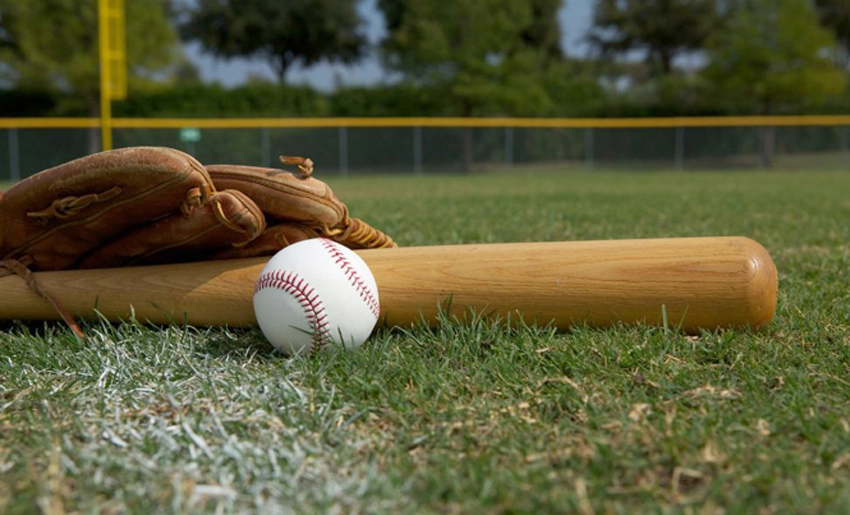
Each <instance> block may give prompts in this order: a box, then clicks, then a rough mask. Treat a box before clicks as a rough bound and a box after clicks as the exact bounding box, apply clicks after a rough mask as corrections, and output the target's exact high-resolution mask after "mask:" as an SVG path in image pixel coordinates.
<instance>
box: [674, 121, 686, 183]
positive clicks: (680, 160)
mask: <svg viewBox="0 0 850 515" xmlns="http://www.w3.org/2000/svg"><path fill="white" fill-rule="evenodd" d="M675 152H676V158H675V161H676V165H675V166H676V170H679V171H680V172H681V171H682V170H683V169H684V168H685V128H684V127H682V126H681V125H680V126H678V127H676V150H675Z"/></svg>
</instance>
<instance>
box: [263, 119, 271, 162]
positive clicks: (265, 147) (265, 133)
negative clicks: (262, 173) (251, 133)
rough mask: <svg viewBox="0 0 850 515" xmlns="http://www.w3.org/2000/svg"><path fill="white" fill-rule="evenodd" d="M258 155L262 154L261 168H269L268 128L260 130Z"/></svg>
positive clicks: (269, 142)
mask: <svg viewBox="0 0 850 515" xmlns="http://www.w3.org/2000/svg"><path fill="white" fill-rule="evenodd" d="M260 153H261V154H262V158H261V161H262V163H263V166H265V167H266V168H268V167H269V166H271V141H270V137H269V128H268V127H263V128H262V129H260Z"/></svg>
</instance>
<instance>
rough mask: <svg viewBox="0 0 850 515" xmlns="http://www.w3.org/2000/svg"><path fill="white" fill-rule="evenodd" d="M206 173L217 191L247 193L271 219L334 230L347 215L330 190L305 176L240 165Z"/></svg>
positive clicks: (216, 168)
mask: <svg viewBox="0 0 850 515" xmlns="http://www.w3.org/2000/svg"><path fill="white" fill-rule="evenodd" d="M207 171H208V172H209V174H210V176H211V177H212V181H213V183H214V184H215V187H216V188H218V189H234V190H239V191H242V192H244V193H246V194H247V195H248V196H249V197H251V198H252V199H253V200H254V202H256V203H257V205H258V206H260V209H262V210H263V213H265V214H266V216H267V217H268V218H269V219H270V220H281V221H284V220H285V221H295V222H301V223H304V224H307V225H310V226H314V225H316V226H327V227H333V226H336V225H337V224H339V223H341V222H342V221H343V220H345V219H346V218H347V216H348V213H347V210H346V208H345V205H344V204H343V203H342V202H340V201H339V199H337V197H336V195H334V193H333V192H332V191H331V189H330V187H329V186H328V185H327V184H325V183H324V182H322V181H320V180H318V179H315V178H313V177H309V176H307V175H303V176H301V177H299V176H296V175H294V174H292V173H291V172H288V171H286V170H278V169H276V168H263V167H258V166H243V165H208V166H207Z"/></svg>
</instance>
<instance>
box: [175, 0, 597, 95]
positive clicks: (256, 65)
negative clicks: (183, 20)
mask: <svg viewBox="0 0 850 515" xmlns="http://www.w3.org/2000/svg"><path fill="white" fill-rule="evenodd" d="M593 3H594V1H593V0H566V6H565V7H564V8H562V9H561V11H560V13H559V15H558V19H559V20H560V22H561V34H562V37H563V42H562V43H563V48H564V50H566V52H567V54H568V55H570V56H584V55H586V54H587V51H588V48H587V45H586V44H584V42H583V41H582V40H583V38H584V36H585V33H586V32H587V30H588V28H589V27H590V25H591V22H592V18H593ZM359 9H360V11H361V13H362V14H363V17H364V19H365V20H366V21H367V25H366V27H365V30H366V34H367V36H368V38H369V40H370V41H371V42H373V43H374V42H377V41H378V40H380V39H381V37H382V36H383V35H384V34H385V33H386V28H385V27H384V23H383V16H382V15H381V14H380V12H379V11H378V9H377V0H364V1H363V2H361V3H360V6H359ZM186 54H187V56H188V57H189V59H190V60H192V61H193V62H194V63H195V64H196V65H197V66H198V68H199V69H200V72H201V78H202V79H203V80H204V81H208V82H218V83H221V84H222V85H224V86H228V87H231V86H236V85H239V84H243V83H244V82H245V81H246V80H247V79H249V78H250V77H252V76H253V77H262V78H265V79H268V80H272V81H274V80H276V78H275V75H274V74H273V73H272V70H271V68H270V67H269V65H268V64H266V63H265V62H263V61H261V60H249V59H238V60H223V59H217V58H215V57H214V56H212V55H209V54H205V53H204V52H203V51H202V50H201V48H200V46H199V45H197V44H195V43H190V44H188V45H186ZM287 79H288V82H290V83H291V84H306V85H310V86H313V87H314V88H317V89H320V90H324V91H330V90H333V89H334V88H335V87H336V85H337V84H339V83H341V84H344V85H349V86H353V85H368V84H375V83H380V82H382V81H383V80H385V79H386V75H385V73H384V71H383V69H382V68H381V66H380V64H379V62H378V59H377V58H376V57H375V56H370V57H368V58H366V59H364V60H363V61H362V62H361V63H359V64H356V65H353V66H345V65H332V64H318V65H315V66H312V67H310V68H309V69H303V68H301V67H298V66H295V67H293V69H292V70H291V71H290V72H289V74H288V76H287Z"/></svg>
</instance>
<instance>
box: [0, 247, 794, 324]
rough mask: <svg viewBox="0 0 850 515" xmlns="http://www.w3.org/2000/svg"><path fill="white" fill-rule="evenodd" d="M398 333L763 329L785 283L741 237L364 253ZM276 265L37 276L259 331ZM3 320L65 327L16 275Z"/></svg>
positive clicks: (116, 299) (102, 299)
mask: <svg viewBox="0 0 850 515" xmlns="http://www.w3.org/2000/svg"><path fill="white" fill-rule="evenodd" d="M357 252H358V254H359V255H360V256H361V257H362V258H363V259H364V261H366V263H367V264H368V265H369V267H370V269H371V270H372V273H373V274H374V276H375V280H376V282H377V285H378V293H379V297H380V304H381V311H382V318H383V320H385V322H386V324H387V325H389V326H408V325H411V324H416V323H421V321H423V320H425V321H428V322H429V323H432V324H433V323H434V322H435V321H436V319H437V314H438V313H439V312H440V310H443V311H444V312H448V313H449V314H452V315H457V316H459V317H461V318H462V317H463V316H465V315H466V314H469V313H470V311H475V312H476V313H479V314H484V315H489V314H493V315H497V316H499V317H502V318H503V319H504V318H506V317H510V319H511V320H517V319H518V318H520V317H521V318H522V319H523V320H525V321H526V322H528V323H537V324H550V323H551V324H554V325H555V326H557V327H558V328H560V329H566V328H569V327H571V326H575V325H576V324H586V325H588V326H592V327H605V326H611V325H615V324H627V325H628V324H649V325H660V324H662V323H664V324H668V325H669V326H670V327H674V328H679V329H680V330H683V331H685V332H696V331H699V330H701V329H709V330H711V329H716V328H735V327H738V328H743V327H749V328H753V329H757V328H760V327H763V326H765V325H766V324H768V323H769V322H770V321H771V319H772V318H773V316H774V312H775V309H776V294H777V286H778V285H777V274H776V268H775V266H774V263H773V260H772V259H771V257H770V255H769V254H768V252H767V251H766V250H765V249H764V247H762V246H761V245H760V244H759V243H757V242H755V241H753V240H751V239H749V238H744V237H706V238H662V239H643V240H608V241H573V242H538V243H494V244H467V245H438V246H423V247H401V248H395V249H374V250H360V251H357ZM267 259H268V258H249V259H236V260H223V261H207V262H198V263H189V264H172V265H158V266H144V267H129V268H113V269H97V270H68V271H57V272H37V273H35V274H34V275H35V279H36V281H37V283H38V285H39V286H40V287H41V289H42V290H44V291H46V292H48V293H49V294H50V295H52V296H53V297H54V298H55V299H56V300H58V302H59V303H60V304H62V305H63V306H64V307H65V308H66V309H67V310H68V311H69V312H70V313H71V314H72V315H74V316H75V317H81V318H92V317H93V316H96V311H97V312H99V313H100V314H101V315H102V316H104V317H106V318H107V319H109V320H113V321H119V320H128V319H129V318H130V317H131V316H135V318H136V319H137V320H140V321H147V322H152V323H173V322H177V323H182V322H184V321H186V322H188V323H189V324H192V325H200V326H215V325H228V326H231V327H239V326H250V325H254V324H255V323H256V320H255V317H254V312H253V303H252V295H253V287H254V282H255V280H256V279H257V277H258V276H259V274H260V271H261V269H262V267H263V266H264V264H265V263H266V261H267ZM0 319H3V320H14V319H22V320H51V319H58V315H57V314H56V312H55V310H54V308H53V306H52V305H51V304H50V303H48V302H47V301H45V300H44V299H43V298H41V297H39V296H38V295H36V294H35V293H34V292H33V291H32V290H31V289H30V288H28V286H27V285H26V283H25V282H24V281H23V280H22V279H20V278H19V277H16V276H7V277H3V278H0Z"/></svg>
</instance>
